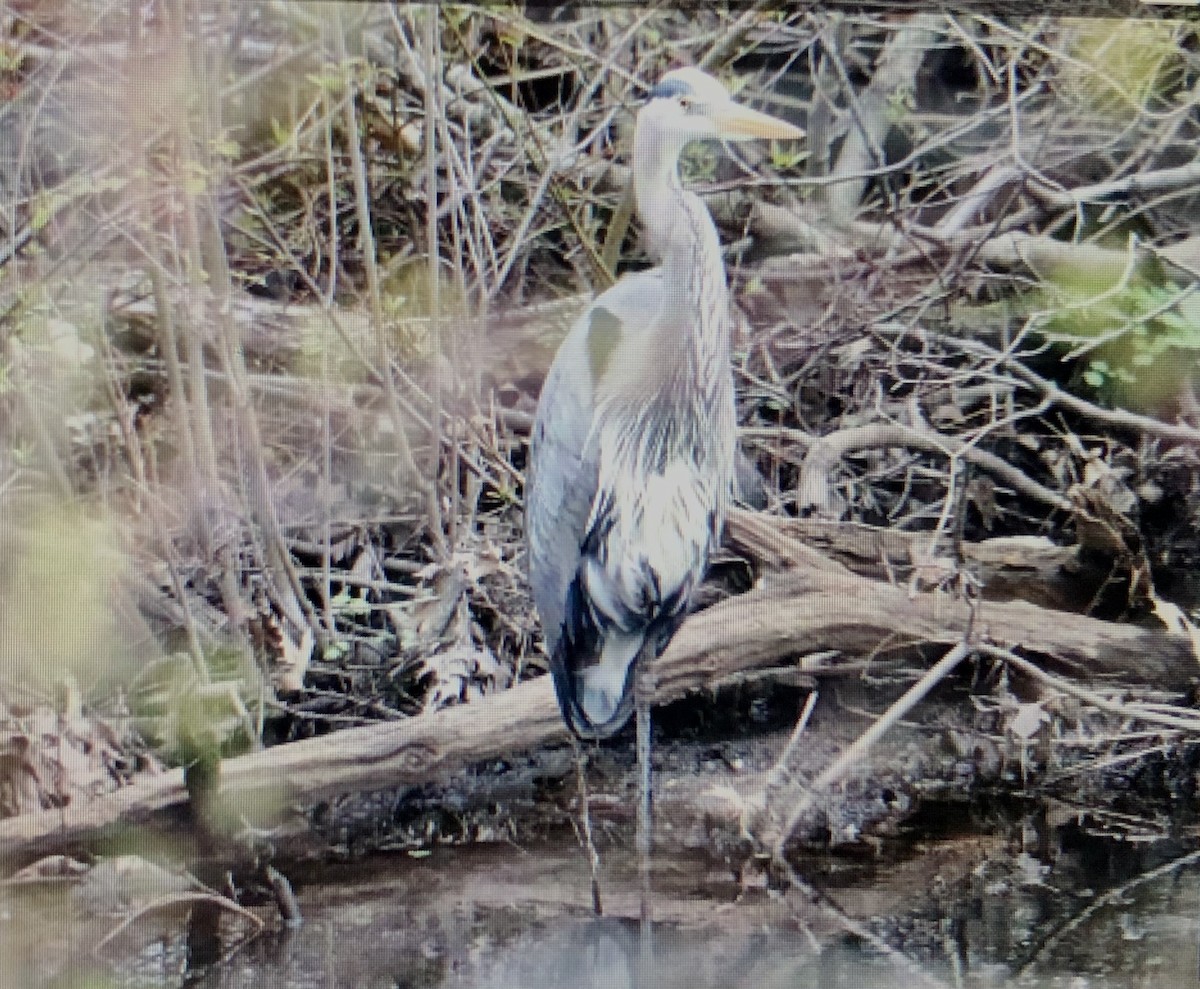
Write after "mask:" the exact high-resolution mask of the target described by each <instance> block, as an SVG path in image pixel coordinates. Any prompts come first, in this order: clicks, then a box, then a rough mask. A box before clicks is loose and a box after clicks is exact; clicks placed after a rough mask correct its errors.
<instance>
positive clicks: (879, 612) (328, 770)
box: [0, 569, 1196, 862]
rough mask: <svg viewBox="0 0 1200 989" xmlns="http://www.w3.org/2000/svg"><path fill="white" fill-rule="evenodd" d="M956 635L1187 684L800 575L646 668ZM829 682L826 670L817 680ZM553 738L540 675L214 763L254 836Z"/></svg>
mask: <svg viewBox="0 0 1200 989" xmlns="http://www.w3.org/2000/svg"><path fill="white" fill-rule="evenodd" d="M964 637H974V638H975V639H976V640H982V641H987V642H989V643H991V644H995V645H1000V646H1004V647H1008V648H1012V649H1015V650H1020V651H1021V652H1022V653H1023V654H1024V655H1025V656H1027V657H1028V656H1033V657H1040V658H1042V659H1043V660H1044V661H1045V662H1047V664H1048V665H1051V666H1053V667H1055V668H1057V669H1058V670H1059V671H1060V672H1063V671H1065V672H1068V673H1069V674H1070V675H1072V676H1074V677H1076V678H1078V679H1080V680H1082V681H1085V682H1088V683H1092V684H1095V683H1096V682H1097V681H1104V680H1106V679H1108V680H1115V679H1119V681H1120V682H1122V683H1132V684H1140V685H1147V686H1152V687H1155V688H1158V689H1167V690H1176V691H1182V690H1184V689H1186V688H1187V687H1188V686H1189V685H1190V684H1191V683H1192V681H1193V680H1194V679H1195V676H1196V657H1195V655H1194V654H1193V651H1192V646H1191V642H1190V640H1189V639H1188V638H1187V637H1185V636H1182V635H1176V634H1171V633H1168V632H1166V631H1164V630H1160V629H1153V628H1144V627H1139V626H1133V625H1121V624H1115V623H1112V622H1104V621H1099V620H1097V619H1092V618H1087V617H1084V616H1081V615H1076V614H1071V613H1067V612H1059V611H1051V610H1049V609H1045V608H1040V607H1037V606H1036V605H1032V604H1028V603H1026V602H1022V601H1005V602H993V601H985V602H981V603H977V604H976V605H975V606H974V607H972V606H971V605H970V604H968V603H967V602H965V601H963V600H960V599H957V598H953V597H951V596H949V595H947V594H942V593H929V592H925V593H911V592H909V591H907V590H905V589H903V588H899V587H894V586H890V585H888V584H885V583H882V582H880V581H873V580H868V579H865V578H862V577H858V576H854V575H852V574H849V573H845V574H839V573H837V572H836V571H834V570H832V569H822V570H820V571H815V570H811V569H806V570H791V571H788V572H786V573H783V574H779V575H776V576H773V577H772V578H771V579H769V580H768V581H766V582H764V583H763V584H762V585H761V586H759V587H757V588H755V589H754V590H752V591H750V592H748V593H746V594H743V595H740V596H738V597H734V598H729V599H727V600H725V601H722V602H720V603H719V604H716V605H714V606H713V607H711V608H708V609H707V610H705V611H702V612H700V613H698V614H695V615H693V616H692V617H691V618H689V619H688V621H687V622H685V623H684V625H683V626H682V627H681V628H680V630H679V633H678V634H677V635H676V637H675V638H674V640H672V642H671V645H670V647H669V648H668V649H667V651H666V652H665V653H664V654H663V655H662V657H660V659H659V660H658V663H657V670H656V678H655V679H656V689H655V700H656V702H657V703H664V702H667V701H671V700H674V699H676V698H679V697H681V696H683V695H684V694H686V693H688V692H689V691H694V690H698V689H716V688H718V687H720V686H721V685H722V684H723V683H728V682H730V681H731V680H733V679H736V678H738V676H739V675H740V674H743V673H744V672H746V671H748V670H752V669H756V668H762V667H765V666H777V665H780V664H781V663H783V662H785V661H788V660H795V659H797V658H799V657H802V656H803V655H805V654H808V653H816V652H820V653H829V652H833V653H837V654H838V655H840V656H843V657H846V658H848V659H860V658H862V657H864V656H869V657H877V658H883V657H885V656H887V657H891V656H895V655H897V654H903V653H908V652H911V651H912V649H913V648H914V647H917V646H922V645H928V644H951V643H956V642H959V641H962V640H963V639H964ZM830 671H831V668H830V666H829V664H828V663H826V664H825V665H824V666H823V667H822V672H823V673H828V672H830ZM832 672H836V667H834V668H833V669H832ZM566 739H567V733H566V729H565V728H564V727H563V725H562V722H561V720H560V718H559V714H558V709H557V706H556V704H555V700H554V695H553V691H552V689H551V686H550V682H549V680H548V678H545V677H543V678H540V679H538V680H534V681H531V682H527V683H523V684H520V685H518V686H516V687H514V688H512V689H510V690H507V691H504V692H503V693H499V694H495V695H492V696H490V697H487V698H484V699H483V700H481V701H477V702H475V703H473V704H470V705H466V706H462V707H455V708H449V709H446V710H443V711H439V712H437V713H434V714H429V715H423V716H420V717H414V718H410V719H407V720H404V721H397V722H389V723H387V724H381V725H374V726H369V727H364V728H353V729H348V730H346V731H341V732H337V733H335V734H332V735H327V736H322V737H320V738H312V739H306V740H303V741H298V742H291V743H288V744H285V745H280V746H277V747H275V748H271V749H267V750H264V751H261V752H255V753H252V754H250V755H245V756H240V757H238V758H234V759H228V760H226V761H225V762H224V763H223V764H222V768H221V796H222V799H223V800H224V801H227V802H228V804H229V805H230V806H232V807H233V808H234V809H236V810H240V811H241V812H243V813H245V814H246V815H247V817H248V818H250V819H251V820H254V821H255V822H256V823H259V822H264V821H268V820H270V819H271V818H272V817H274V818H276V819H278V818H280V817H282V816H284V812H285V808H288V807H291V806H292V805H295V804H299V803H305V802H313V801H316V800H320V799H323V798H326V797H329V796H332V795H335V794H339V793H350V792H356V791H366V790H382V789H386V788H390V787H396V786H399V785H404V784H415V783H422V782H428V781H432V780H438V779H444V778H446V777H447V776H449V775H450V774H452V773H454V772H455V771H458V770H461V769H463V768H465V767H467V766H469V765H471V764H474V763H477V762H482V761H485V760H488V759H494V758H497V757H501V756H505V755H510V754H513V753H517V752H520V751H528V750H530V749H533V748H536V747H539V746H547V745H550V744H556V743H562V742H564V741H565V740H566ZM186 800H187V791H186V790H185V788H184V783H183V775H182V772H180V771H174V772H171V773H168V774H165V775H164V776H163V777H161V778H158V779H155V780H153V781H151V782H148V783H139V784H136V785H134V786H131V787H128V788H126V789H124V790H120V791H117V792H116V793H113V794H110V795H107V796H104V797H100V798H98V799H96V800H94V801H92V802H89V803H84V804H72V805H69V806H67V807H64V808H62V809H56V810H52V811H44V812H41V813H38V814H25V815H21V816H18V817H14V818H10V819H9V820H6V821H0V857H3V858H4V859H5V860H7V861H10V862H11V861H13V860H23V861H27V860H29V859H31V858H36V857H38V856H41V855H46V854H50V853H51V852H58V851H64V850H69V849H77V848H80V847H83V846H88V845H94V844H95V843H96V842H98V841H102V840H105V839H108V838H112V837H115V836H118V835H120V834H121V833H122V831H123V830H124V829H127V828H136V827H138V826H141V825H147V824H163V823H169V812H171V811H178V810H179V808H180V807H182V806H183V805H184V804H185V802H186Z"/></svg>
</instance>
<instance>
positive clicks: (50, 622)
mask: <svg viewBox="0 0 1200 989" xmlns="http://www.w3.org/2000/svg"><path fill="white" fill-rule="evenodd" d="M5 514H6V516H7V517H6V519H5V533H4V535H3V537H2V538H0V627H2V628H3V635H0V670H3V671H4V674H5V675H6V676H9V677H14V678H17V679H19V680H20V681H23V682H29V683H31V684H36V685H39V686H48V685H50V684H51V683H53V682H54V681H55V680H57V679H58V678H60V677H61V676H63V675H64V674H67V673H70V674H73V675H74V676H75V678H76V679H77V680H78V682H79V683H80V685H81V686H83V687H84V688H85V690H86V689H87V688H88V687H89V686H91V685H93V684H96V683H98V682H101V681H107V680H109V679H110V677H112V676H113V675H116V674H119V673H120V672H121V671H122V670H124V669H128V666H129V665H130V664H131V662H132V661H134V660H135V659H136V657H137V655H138V651H139V649H141V648H147V647H149V645H150V643H148V642H139V641H137V636H136V635H135V634H133V633H134V632H135V631H136V629H134V628H130V627H129V625H128V624H127V621H126V616H124V615H122V613H121V612H122V608H121V607H120V600H121V594H122V588H121V583H122V579H123V578H124V577H125V576H126V574H127V572H128V561H127V559H126V557H125V555H124V553H123V552H122V551H121V549H120V547H119V545H118V541H117V539H116V534H115V532H114V530H113V527H112V526H111V525H110V524H109V523H108V522H105V521H104V520H102V519H100V518H98V517H94V516H92V515H89V514H88V513H86V512H84V511H83V510H82V509H79V508H75V507H70V506H66V505H54V504H49V505H41V506H37V507H34V508H20V507H14V506H12V505H11V504H10V505H8V506H6V507H5Z"/></svg>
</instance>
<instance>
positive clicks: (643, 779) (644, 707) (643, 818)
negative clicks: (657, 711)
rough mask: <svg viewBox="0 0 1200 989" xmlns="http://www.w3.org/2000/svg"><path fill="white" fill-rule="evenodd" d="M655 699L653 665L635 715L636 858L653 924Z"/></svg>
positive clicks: (639, 683) (640, 678) (639, 686)
mask: <svg viewBox="0 0 1200 989" xmlns="http://www.w3.org/2000/svg"><path fill="white" fill-rule="evenodd" d="M653 696H654V674H653V672H652V664H651V663H649V662H645V661H643V662H641V663H639V665H638V671H637V679H636V681H635V683H634V711H635V712H636V717H637V762H638V808H637V855H638V879H639V881H640V884H641V916H642V921H643V922H648V921H649V920H650V854H651V852H652V851H653V850H654V818H653V804H652V799H651V786H650V784H651V775H652V774H651V768H650V767H651V764H650V727H651V723H650V700H651V698H652V697H653Z"/></svg>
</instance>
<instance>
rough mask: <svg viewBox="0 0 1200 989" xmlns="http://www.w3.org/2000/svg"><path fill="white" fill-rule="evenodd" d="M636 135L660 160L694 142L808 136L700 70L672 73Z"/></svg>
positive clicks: (652, 98) (661, 83) (641, 119)
mask: <svg viewBox="0 0 1200 989" xmlns="http://www.w3.org/2000/svg"><path fill="white" fill-rule="evenodd" d="M638 130H639V131H641V132H643V133H644V134H646V135H647V136H649V137H651V139H652V140H653V142H654V143H655V144H656V145H657V150H658V152H659V154H660V155H663V156H670V155H676V156H677V155H678V154H679V152H680V151H682V150H683V148H684V146H685V145H687V144H688V143H689V142H691V141H703V140H711V139H715V140H721V141H747V140H752V139H754V138H780V139H786V138H800V137H803V136H804V131H802V130H801V129H800V128H799V127H796V126H794V125H792V124H789V123H788V122H787V121H784V120H779V119H777V118H775V117H772V116H769V115H768V114H765V113H759V112H758V111H757V110H751V109H750V108H749V107H747V106H742V105H740V104H738V103H735V102H734V100H733V98H732V97H731V96H730V95H729V91H728V90H727V89H726V88H725V87H724V86H722V85H721V84H720V83H719V82H718V81H717V80H716V79H714V78H713V77H712V76H710V75H708V74H707V73H705V72H701V71H700V70H699V69H693V68H684V69H674V70H673V71H671V72H668V73H667V74H666V75H664V76H663V77H662V78H661V79H660V80H659V82H658V85H657V86H655V87H654V89H653V90H651V92H650V99H649V101H648V102H647V103H646V105H645V106H644V107H642V110H641V112H640V113H639V114H638Z"/></svg>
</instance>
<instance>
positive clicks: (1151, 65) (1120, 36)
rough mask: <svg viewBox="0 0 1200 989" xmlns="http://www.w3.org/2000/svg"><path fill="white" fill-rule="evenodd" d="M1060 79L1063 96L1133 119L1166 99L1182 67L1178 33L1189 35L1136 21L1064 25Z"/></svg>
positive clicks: (1161, 23) (1162, 24)
mask: <svg viewBox="0 0 1200 989" xmlns="http://www.w3.org/2000/svg"><path fill="white" fill-rule="evenodd" d="M1066 30H1067V31H1068V35H1067V37H1068V39H1069V41H1068V45H1067V53H1068V54H1069V55H1070V57H1071V61H1064V63H1063V64H1062V66H1061V68H1060V78H1061V79H1062V81H1063V84H1064V86H1065V87H1066V89H1067V91H1068V92H1071V93H1073V94H1074V95H1076V96H1077V97H1078V98H1080V99H1082V100H1083V101H1084V102H1086V103H1087V104H1089V105H1090V106H1091V107H1092V108H1093V109H1095V110H1097V111H1099V112H1101V113H1104V114H1106V115H1111V116H1114V117H1122V118H1132V117H1134V116H1135V115H1136V114H1137V113H1139V112H1140V111H1142V110H1145V109H1147V108H1152V107H1153V105H1154V104H1155V103H1156V102H1159V101H1161V100H1162V99H1164V98H1166V97H1167V96H1168V95H1169V92H1168V91H1169V89H1170V88H1171V87H1172V85H1173V84H1174V83H1176V82H1177V81H1178V79H1179V76H1180V69H1181V67H1182V57H1183V56H1182V52H1181V50H1180V44H1181V38H1180V37H1179V34H1180V33H1181V32H1183V31H1186V32H1188V33H1192V31H1193V29H1192V28H1189V27H1186V26H1180V25H1179V24H1173V23H1171V22H1169V21H1157V20H1150V19H1141V18H1135V19H1130V20H1110V19H1107V18H1101V19H1087V20H1079V21H1068V22H1067V28H1066Z"/></svg>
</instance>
